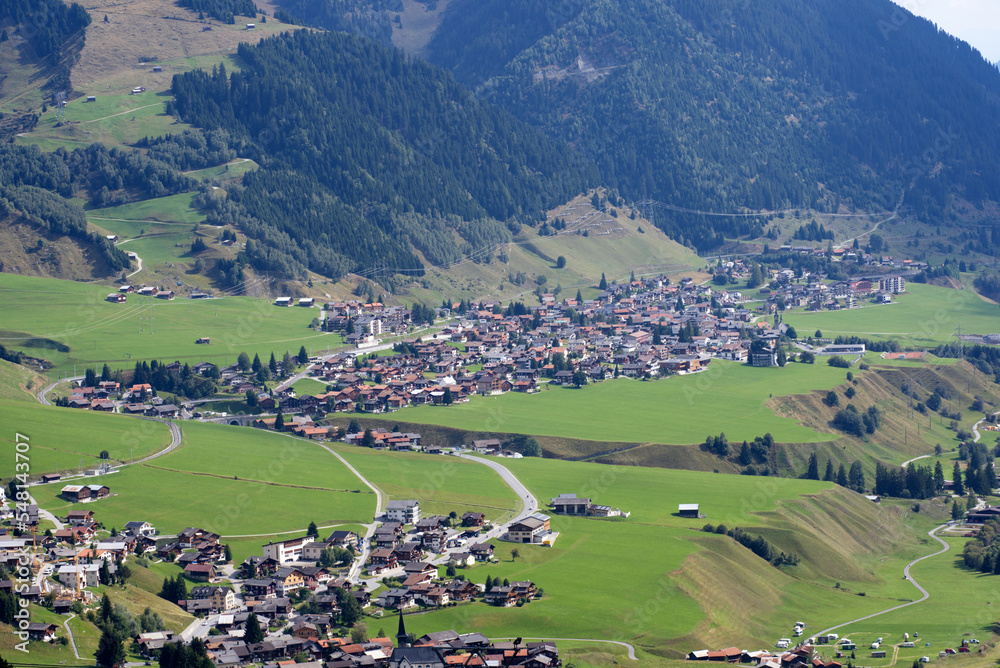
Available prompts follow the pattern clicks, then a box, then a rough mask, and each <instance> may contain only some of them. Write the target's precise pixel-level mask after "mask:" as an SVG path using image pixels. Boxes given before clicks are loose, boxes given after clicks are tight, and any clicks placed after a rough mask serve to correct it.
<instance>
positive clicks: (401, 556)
mask: <svg viewBox="0 0 1000 668" xmlns="http://www.w3.org/2000/svg"><path fill="white" fill-rule="evenodd" d="M392 551H393V554H395V555H396V558H397V559H398V560H399V563H401V564H406V563H409V562H411V561H418V560H419V559H420V558H421V557H423V556H424V549H423V546H422V545H421V544H420V543H417V542H415V541H411V542H408V543H403V544H402V545H398V546H396V547H395V548H393V550H392Z"/></svg>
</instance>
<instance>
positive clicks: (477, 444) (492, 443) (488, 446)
mask: <svg viewBox="0 0 1000 668" xmlns="http://www.w3.org/2000/svg"><path fill="white" fill-rule="evenodd" d="M501 448H502V446H501V445H500V441H499V440H497V439H495V438H487V439H480V440H476V441H473V442H472V449H473V450H475V451H476V452H479V453H482V454H484V455H499V454H500V450H501Z"/></svg>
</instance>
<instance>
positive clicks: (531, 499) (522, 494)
mask: <svg viewBox="0 0 1000 668" xmlns="http://www.w3.org/2000/svg"><path fill="white" fill-rule="evenodd" d="M459 457H461V458H462V459H468V460H470V461H473V462H478V463H480V464H485V465H486V466H489V467H490V468H491V469H493V470H494V471H496V472H497V473H498V474H499V475H500V477H501V478H502V479H503V481H504V482H505V483H507V486H508V487H510V488H511V489H512V490H514V493H515V494H517V498H519V499H520V500H521V513H520V515H517V518H521V517H524V516H525V515H530V514H531V513H533V512H535V511H536V510H538V499H536V498H535V496H534V495H533V494H532V493H531V492H529V491H528V488H527V487H525V486H524V484H522V483H521V481H520V480H518V479H517V477H516V476H515V475H514V474H513V473H511V472H510V469H508V468H507V467H506V466H504V465H503V464H498V463H497V462H494V461H490V460H489V459H484V458H483V457H476V456H475V455H467V454H464V453H463V454H460V455H459ZM509 524H511V522H508V523H507V524H505V525H504V527H506V526H507V525H509Z"/></svg>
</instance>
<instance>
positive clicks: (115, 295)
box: [106, 292, 128, 304]
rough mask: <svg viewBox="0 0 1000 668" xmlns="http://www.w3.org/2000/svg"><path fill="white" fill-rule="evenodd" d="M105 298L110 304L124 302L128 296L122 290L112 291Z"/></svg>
mask: <svg viewBox="0 0 1000 668" xmlns="http://www.w3.org/2000/svg"><path fill="white" fill-rule="evenodd" d="M106 300H107V301H109V302H111V303H112V304H124V303H125V302H126V301H128V297H127V296H126V295H125V293H124V292H112V293H111V294H109V295H108V296H107V297H106Z"/></svg>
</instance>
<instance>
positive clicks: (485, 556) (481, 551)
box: [469, 543, 493, 561]
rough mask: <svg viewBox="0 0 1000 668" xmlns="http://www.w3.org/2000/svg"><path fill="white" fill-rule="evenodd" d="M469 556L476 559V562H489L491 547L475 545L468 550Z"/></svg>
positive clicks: (485, 544) (489, 545)
mask: <svg viewBox="0 0 1000 668" xmlns="http://www.w3.org/2000/svg"><path fill="white" fill-rule="evenodd" d="M469 554H471V555H472V556H473V557H475V558H476V561H489V560H490V559H492V558H493V545H492V544H490V543H477V544H475V545H473V546H472V547H470V548H469Z"/></svg>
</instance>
